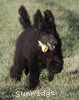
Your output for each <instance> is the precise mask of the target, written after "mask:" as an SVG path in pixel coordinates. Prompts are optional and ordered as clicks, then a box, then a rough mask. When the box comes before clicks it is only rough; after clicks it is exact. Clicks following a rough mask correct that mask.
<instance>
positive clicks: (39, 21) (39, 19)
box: [33, 9, 43, 30]
mask: <svg viewBox="0 0 79 100" xmlns="http://www.w3.org/2000/svg"><path fill="white" fill-rule="evenodd" d="M33 23H34V26H35V27H36V28H37V29H38V30H42V27H43V16H42V14H41V11H40V10H39V9H38V10H37V11H36V13H35V14H34V18H33Z"/></svg>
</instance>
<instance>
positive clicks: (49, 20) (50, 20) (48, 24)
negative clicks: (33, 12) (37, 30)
mask: <svg viewBox="0 0 79 100" xmlns="http://www.w3.org/2000/svg"><path fill="white" fill-rule="evenodd" d="M44 27H45V30H46V31H47V33H49V34H50V33H51V32H53V33H55V32H56V25H55V20H54V16H53V14H52V12H51V11H50V10H45V11H44Z"/></svg>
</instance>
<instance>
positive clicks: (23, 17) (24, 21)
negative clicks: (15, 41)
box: [19, 6, 31, 29]
mask: <svg viewBox="0 0 79 100" xmlns="http://www.w3.org/2000/svg"><path fill="white" fill-rule="evenodd" d="M19 14H20V17H19V22H20V24H21V25H22V27H23V28H24V29H26V28H27V27H30V26H31V22H30V18H29V14H28V13H27V10H26V9H25V7H24V6H20V8H19Z"/></svg>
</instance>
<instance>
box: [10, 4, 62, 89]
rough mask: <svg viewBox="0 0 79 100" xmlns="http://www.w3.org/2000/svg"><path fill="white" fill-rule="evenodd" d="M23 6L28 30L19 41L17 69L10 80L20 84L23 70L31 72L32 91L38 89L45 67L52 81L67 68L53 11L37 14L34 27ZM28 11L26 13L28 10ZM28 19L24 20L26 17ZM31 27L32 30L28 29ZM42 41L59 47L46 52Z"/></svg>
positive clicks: (15, 57) (23, 14)
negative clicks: (42, 46) (42, 70)
mask: <svg viewBox="0 0 79 100" xmlns="http://www.w3.org/2000/svg"><path fill="white" fill-rule="evenodd" d="M21 8H22V9H23V8H24V7H23V6H22V7H20V11H21V14H20V15H21V17H22V20H23V21H24V22H23V23H24V24H22V25H23V27H25V30H24V31H23V32H22V33H21V35H20V36H19V38H18V39H17V42H16V50H15V55H14V62H13V66H12V67H11V69H10V77H11V78H13V79H15V80H16V81H18V80H20V79H21V75H22V72H23V70H25V74H26V75H28V73H29V89H34V88H36V87H37V85H38V84H39V76H40V71H41V69H42V68H47V70H48V80H49V81H52V79H53V78H54V75H55V74H57V73H59V72H61V71H62V69H63V57H62V51H61V46H62V44H61V39H60V37H59V35H58V33H57V31H56V26H55V21H54V17H53V14H52V12H51V11H50V10H46V11H45V12H44V17H43V16H42V14H41V12H40V10H37V11H36V13H35V14H34V19H33V20H34V24H33V25H31V23H30V20H29V17H27V14H25V13H24V9H23V10H22V9H21ZM25 12H26V11H25ZM23 16H24V17H23ZM27 26H28V28H26V27H27ZM38 40H39V41H42V43H43V44H46V45H47V43H49V44H50V45H51V48H52V46H53V45H54V46H55V48H54V49H51V48H50V46H49V45H48V47H49V48H48V51H47V52H46V53H44V52H42V50H41V47H39V44H38Z"/></svg>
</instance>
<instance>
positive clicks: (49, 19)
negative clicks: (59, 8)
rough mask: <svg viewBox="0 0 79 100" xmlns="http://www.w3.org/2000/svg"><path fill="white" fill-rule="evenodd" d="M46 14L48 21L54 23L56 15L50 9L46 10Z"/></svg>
mask: <svg viewBox="0 0 79 100" xmlns="http://www.w3.org/2000/svg"><path fill="white" fill-rule="evenodd" d="M44 15H45V20H46V22H49V23H53V24H54V23H55V20H54V16H53V14H52V12H51V11H50V10H46V11H44Z"/></svg>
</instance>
